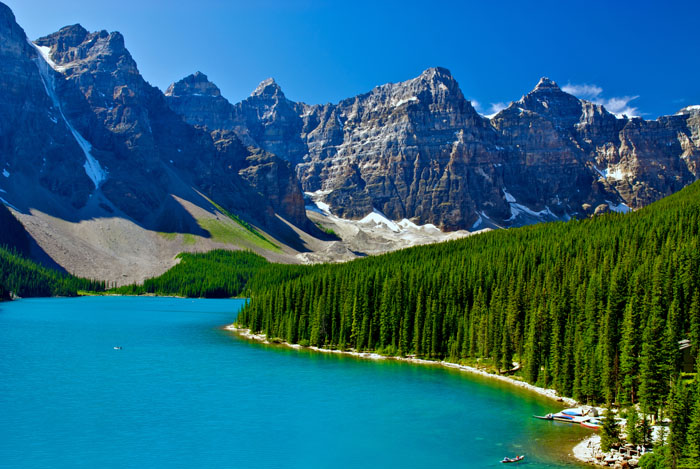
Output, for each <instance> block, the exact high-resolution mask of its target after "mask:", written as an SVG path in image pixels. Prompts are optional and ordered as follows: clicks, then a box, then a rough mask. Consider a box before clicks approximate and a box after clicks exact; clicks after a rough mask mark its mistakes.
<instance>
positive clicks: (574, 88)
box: [561, 83, 603, 99]
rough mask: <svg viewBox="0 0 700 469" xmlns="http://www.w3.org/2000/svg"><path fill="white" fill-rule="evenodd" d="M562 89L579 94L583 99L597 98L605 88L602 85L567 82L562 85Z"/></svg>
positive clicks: (575, 94)
mask: <svg viewBox="0 0 700 469" xmlns="http://www.w3.org/2000/svg"><path fill="white" fill-rule="evenodd" d="M561 90H562V91H564V92H565V93H569V94H573V95H574V96H578V97H579V98H583V99H596V98H597V97H598V96H600V94H601V93H603V88H601V87H600V86H598V85H589V84H586V83H584V84H582V85H574V84H571V83H567V84H566V85H564V86H562V87H561Z"/></svg>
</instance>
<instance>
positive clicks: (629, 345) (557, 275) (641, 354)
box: [238, 183, 700, 414]
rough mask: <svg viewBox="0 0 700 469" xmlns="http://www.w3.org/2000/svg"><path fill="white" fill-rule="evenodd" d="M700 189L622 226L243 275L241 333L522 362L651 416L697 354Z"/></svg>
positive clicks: (502, 235) (584, 393)
mask: <svg viewBox="0 0 700 469" xmlns="http://www.w3.org/2000/svg"><path fill="white" fill-rule="evenodd" d="M699 200H700V185H699V184H697V183H696V184H693V185H692V186H689V187H687V188H686V189H684V190H683V191H681V192H679V193H677V194H675V195H673V196H670V197H668V198H666V199H663V200H662V201H659V202H657V203H655V204H652V205H651V206H649V207H647V208H644V209H642V210H640V211H638V212H636V213H631V214H627V215H619V214H609V215H604V216H601V217H596V218H594V219H587V220H578V221H576V220H575V221H570V222H567V223H549V224H542V225H535V226H529V227H524V228H518V229H509V230H503V231H494V232H490V233H486V234H482V235H478V236H473V237H470V238H467V239H463V240H458V241H452V242H448V243H443V244H437V245H431V246H423V247H417V248H411V249H406V250H402V251H398V252H394V253H390V254H386V255H382V256H376V257H370V258H365V259H361V260H357V261H353V262H349V263H346V264H333V265H322V266H313V267H298V266H297V267H293V268H290V267H285V266H276V267H275V269H279V270H280V271H284V272H285V274H286V277H287V280H282V281H280V279H279V278H273V277H269V278H266V277H265V276H262V275H255V276H252V277H251V279H250V282H249V284H248V286H247V289H246V290H245V292H246V294H247V295H248V296H249V297H250V298H251V301H250V303H249V304H248V305H247V306H246V307H245V308H244V309H243V310H242V311H241V312H240V313H239V316H238V323H239V324H241V325H243V326H246V327H250V328H251V329H252V330H253V331H255V332H263V333H265V334H267V335H268V336H269V337H273V338H281V339H283V340H285V341H287V342H290V343H299V344H304V345H305V344H309V345H315V346H320V347H330V348H339V349H353V350H365V351H376V352H380V353H384V354H389V355H412V356H417V357H424V358H430V359H440V360H448V361H453V362H465V363H472V364H475V363H476V364H479V363H481V364H486V365H491V366H493V367H494V368H496V369H498V370H502V371H503V370H508V369H511V368H513V367H514V362H517V363H519V365H520V374H521V375H522V377H523V378H524V379H525V380H526V381H528V382H530V383H533V384H537V385H541V386H545V387H550V388H554V389H556V390H557V391H558V392H559V393H561V394H563V395H567V396H573V397H574V398H576V399H578V400H580V401H582V402H589V403H599V402H607V403H612V402H617V403H619V404H620V405H630V404H639V405H640V406H641V408H642V409H643V411H644V412H645V413H647V414H657V413H658V412H659V410H660V409H661V408H662V407H663V406H664V404H665V401H666V399H667V397H668V395H669V391H670V383H671V382H672V377H673V376H676V375H677V374H678V372H679V370H680V367H681V355H680V352H679V348H678V343H679V341H680V340H682V339H690V341H691V343H692V344H694V350H695V353H696V354H697V350H698V344H700V288H699V287H700V249H699V248H700V236H699V233H700V202H698V201H699Z"/></svg>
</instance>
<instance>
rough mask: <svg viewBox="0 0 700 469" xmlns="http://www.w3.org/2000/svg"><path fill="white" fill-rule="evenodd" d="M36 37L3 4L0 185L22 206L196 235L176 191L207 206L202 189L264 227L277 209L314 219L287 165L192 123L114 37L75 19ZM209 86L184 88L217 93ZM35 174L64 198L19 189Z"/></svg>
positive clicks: (300, 219) (299, 220)
mask: <svg viewBox="0 0 700 469" xmlns="http://www.w3.org/2000/svg"><path fill="white" fill-rule="evenodd" d="M35 44H36V46H35V45H34V44H32V43H31V42H29V41H27V39H26V36H25V35H24V32H23V31H22V29H21V28H20V27H19V26H18V25H17V24H16V22H15V19H14V17H13V15H12V12H11V11H10V10H9V8H7V7H6V6H5V5H3V4H0V57H1V59H2V61H0V84H2V85H3V86H2V90H0V93H2V94H1V95H0V112H1V114H0V149H2V152H1V153H0V166H1V167H2V168H0V172H2V171H3V168H4V172H5V173H6V174H8V176H6V178H3V179H7V180H6V181H0V184H1V185H0V189H2V190H3V191H5V193H6V194H7V195H6V198H8V199H11V201H12V202H14V203H15V204H17V205H22V206H21V207H20V209H28V208H30V207H40V208H41V209H42V210H44V211H47V212H49V213H52V214H54V215H56V216H58V217H60V218H70V219H74V220H76V219H81V217H84V216H90V217H92V216H102V215H107V216H111V215H116V216H118V215H126V216H128V217H129V218H131V219H132V220H134V221H136V222H138V223H139V224H140V225H142V226H144V227H147V228H149V229H154V230H159V231H168V230H171V229H176V230H184V231H192V232H195V233H199V232H201V228H199V226H198V225H197V222H196V221H195V220H193V219H192V218H191V216H190V215H189V214H187V213H186V212H185V210H184V209H183V208H182V207H181V206H180V205H179V204H177V203H175V202H174V199H173V197H177V198H181V199H184V200H187V201H190V202H193V203H195V205H198V206H207V202H206V200H204V198H203V197H202V195H204V196H207V197H209V198H211V199H213V200H214V201H216V202H218V203H219V204H221V205H223V206H224V207H225V208H227V209H228V210H230V211H232V212H234V213H238V214H240V215H242V216H243V217H244V218H248V219H250V220H252V221H254V222H257V223H260V224H262V225H265V226H274V225H276V224H278V223H279V222H278V221H277V219H276V216H275V214H276V213H278V214H280V215H281V216H282V217H285V218H287V219H288V220H289V221H291V222H292V223H294V224H297V225H298V226H301V227H305V226H306V224H307V223H308V220H307V219H306V216H305V211H304V203H303V197H302V194H301V191H300V187H299V184H298V181H296V180H295V179H294V178H292V180H290V178H289V174H291V173H292V170H291V167H290V166H289V164H288V163H287V162H286V161H283V160H280V159H279V158H278V157H276V156H274V155H272V154H264V155H262V154H261V153H260V152H259V151H250V150H248V149H247V148H246V147H245V146H244V145H242V144H241V142H240V140H239V139H238V137H236V136H235V134H233V133H229V134H227V135H223V134H219V135H216V136H214V135H213V134H211V133H210V132H208V131H205V130H204V129H200V128H195V127H194V126H192V125H189V124H188V123H186V122H184V121H183V119H182V118H181V117H180V116H179V115H178V114H176V113H175V112H173V111H172V110H171V109H170V107H169V106H168V105H167V103H166V100H165V96H164V95H163V93H161V92H160V91H159V90H158V89H157V88H155V87H152V86H151V85H149V84H148V83H147V82H146V81H145V80H144V79H143V78H142V77H141V75H140V73H139V71H138V68H137V66H136V63H135V62H134V60H133V58H132V57H131V55H130V54H129V52H128V50H127V49H126V48H125V46H124V38H123V37H122V35H121V34H119V33H118V32H113V33H108V32H106V31H99V32H94V33H90V32H88V31H86V30H85V29H84V28H83V27H82V26H80V25H73V26H68V27H65V28H63V29H61V30H60V31H58V32H56V33H54V34H51V35H49V36H46V37H43V38H41V39H39V40H37V41H36V43H35ZM207 83H208V82H207V80H206V77H204V80H203V81H202V80H199V81H198V79H197V77H194V78H193V80H192V83H190V84H189V85H188V86H190V87H192V89H193V90H195V91H196V92H201V93H202V94H207V95H208V96H210V97H212V98H215V97H217V96H220V93H219V92H218V89H216V88H215V87H213V88H212V87H211V86H207ZM183 86H184V85H183ZM222 99H223V98H222ZM215 138H216V141H215ZM258 172H260V173H261V174H264V175H266V176H265V177H262V176H261V177H256V174H257V173H258ZM274 177H280V178H281V179H280V180H276V181H273V182H274V184H272V183H270V179H272V178H274ZM34 181H38V182H39V183H40V184H41V186H43V187H44V188H45V189H46V190H47V191H48V193H51V194H53V196H56V197H53V196H52V197H53V198H51V200H48V199H46V197H43V198H42V196H41V195H40V194H35V193H34V192H35V191H26V190H23V189H25V188H26V184H27V183H28V182H29V183H33V182H34ZM260 184H264V186H261V185H260ZM267 184H269V187H268V186H267ZM13 185H14V186H15V187H13ZM273 192H274V194H275V196H274V197H272V196H270V194H272V193H273ZM3 195H4V194H3ZM266 196H270V197H269V201H268V199H267V198H266ZM32 198H33V199H34V200H31V199H32ZM62 201H64V202H69V203H70V207H72V209H67V208H66V204H65V203H64V202H62ZM90 207H92V208H90ZM79 212H80V213H79ZM199 234H202V233H199Z"/></svg>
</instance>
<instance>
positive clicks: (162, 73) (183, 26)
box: [0, 0, 700, 118]
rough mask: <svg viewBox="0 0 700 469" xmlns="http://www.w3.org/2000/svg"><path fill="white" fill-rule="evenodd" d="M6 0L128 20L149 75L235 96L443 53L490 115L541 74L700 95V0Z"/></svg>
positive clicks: (42, 10) (413, 65) (33, 31)
mask: <svg viewBox="0 0 700 469" xmlns="http://www.w3.org/2000/svg"><path fill="white" fill-rule="evenodd" d="M0 1H4V2H5V3H6V4H7V5H9V6H10V7H11V8H12V9H13V11H14V13H15V16H16V17H17V20H18V22H19V23H20V25H21V26H22V27H23V28H24V29H25V31H26V32H27V35H28V36H29V37H30V38H32V39H36V38H37V37H40V36H43V35H46V34H49V33H51V32H54V31H56V30H58V29H59V28H61V27H62V26H65V25H68V24H74V23H80V24H82V25H83V26H84V27H85V28H87V29H88V30H90V31H93V30H100V29H106V30H108V31H120V32H121V33H122V34H124V36H125V39H126V45H127V47H128V48H129V50H130V51H131V53H132V55H133V56H134V58H135V59H136V61H137V63H138V65H139V69H140V71H141V73H142V74H143V75H144V77H145V78H146V79H147V80H148V81H149V82H151V83H152V84H154V85H156V86H158V87H159V88H161V89H163V90H164V89H165V88H166V87H167V86H168V85H169V84H170V83H171V82H173V81H176V80H178V79H180V78H182V77H183V76H185V75H188V74H190V73H193V72H195V71H197V70H199V71H202V72H204V73H206V74H207V75H208V76H209V78H210V79H211V80H212V81H213V82H215V83H216V84H217V85H218V86H219V87H220V88H221V90H222V93H223V95H224V96H225V97H227V98H228V99H229V100H230V101H232V102H237V101H240V100H241V99H244V98H245V97H246V96H248V95H249V94H250V92H251V91H252V90H253V89H254V88H255V86H256V85H257V84H258V83H259V82H260V81H262V80H263V79H265V78H267V77H274V78H275V80H276V81H277V82H278V83H279V84H280V86H281V87H282V89H283V90H284V92H285V94H286V95H287V97H289V98H290V99H293V100H296V101H304V102H307V103H311V104H315V103H325V102H337V101H339V100H341V99H343V98H346V97H350V96H354V95H356V94H360V93H363V92H366V91H369V90H370V89H372V88H373V87H374V86H377V85H381V84H383V83H387V82H398V81H403V80H407V79H410V78H413V77H415V76H417V75H418V74H420V72H421V71H423V70H424V69H426V68H428V67H432V66H442V67H446V68H448V69H450V70H451V71H452V74H453V75H454V77H455V78H456V79H457V81H458V82H459V84H460V87H461V89H462V92H463V93H464V95H465V96H466V97H467V98H469V99H471V100H473V101H474V102H475V103H478V104H477V107H478V109H480V111H481V112H483V113H485V114H488V113H489V112H490V111H493V110H495V109H496V108H497V107H498V106H499V103H508V102H510V101H512V100H517V99H519V98H520V96H521V95H523V94H525V93H527V92H528V91H530V90H531V89H532V88H533V87H534V86H535V84H536V83H537V81H538V79H539V78H540V77H541V76H548V77H550V78H551V79H553V80H555V81H556V82H557V83H559V84H560V86H564V85H569V87H568V88H566V89H567V90H570V91H573V92H574V94H577V95H579V96H580V97H584V98H587V99H592V100H596V101H598V102H602V103H605V104H607V105H608V107H610V108H611V110H613V111H616V112H627V113H628V114H638V115H642V116H643V117H645V118H656V117H657V116H658V115H662V114H672V113H675V112H676V111H677V110H678V109H680V108H681V107H684V106H686V105H690V104H700V79H698V77H699V76H700V61H699V60H698V57H700V35H698V18H700V2H698V1H697V0H695V1H691V0H688V1H674V0H663V1H651V0H641V1H615V0H608V1H602V2H599V1H585V2H584V1H561V2H550V1H544V0H541V1H536V2H530V1H509V0H499V1H489V0H481V1H473V2H472V1H461V2H460V1H454V2H440V1H436V0H432V1H431V0H424V1H412V0H405V1H381V0H374V1H365V0H354V1H311V0H248V1H230V0H229V1H226V0H198V1H195V2H191V1H178V0H175V1H172V0H171V1H162V0H113V1H95V0H62V1H60V2H57V1H55V0H0Z"/></svg>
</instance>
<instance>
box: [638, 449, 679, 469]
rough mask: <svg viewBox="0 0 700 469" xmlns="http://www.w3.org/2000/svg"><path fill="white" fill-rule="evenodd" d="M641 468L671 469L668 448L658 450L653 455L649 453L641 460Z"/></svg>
mask: <svg viewBox="0 0 700 469" xmlns="http://www.w3.org/2000/svg"><path fill="white" fill-rule="evenodd" d="M639 467H641V468H645V469H670V467H671V465H670V463H669V462H668V448H666V447H662V448H656V449H655V450H654V452H653V453H647V454H645V455H644V456H642V457H641V458H639Z"/></svg>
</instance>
